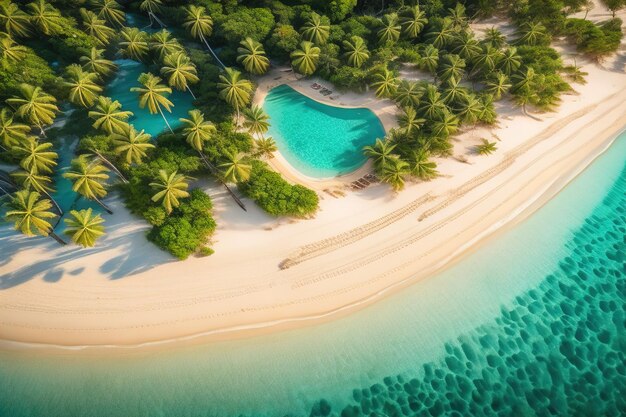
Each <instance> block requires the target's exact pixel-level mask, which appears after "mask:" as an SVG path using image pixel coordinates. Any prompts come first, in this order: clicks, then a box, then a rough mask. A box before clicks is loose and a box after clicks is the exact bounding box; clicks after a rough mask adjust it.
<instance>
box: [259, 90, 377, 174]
mask: <svg viewBox="0 0 626 417" xmlns="http://www.w3.org/2000/svg"><path fill="white" fill-rule="evenodd" d="M263 107H264V108H265V111H266V112H267V114H268V115H269V116H270V123H271V126H270V129H269V132H268V133H269V135H270V136H272V137H273V138H274V140H275V141H276V144H277V145H278V148H279V150H280V153H281V154H282V155H283V156H284V157H285V159H286V160H287V162H289V163H290V164H291V165H292V166H293V167H294V168H296V169H297V170H298V171H300V172H301V173H303V174H304V175H306V176H309V177H314V178H330V177H336V176H338V175H343V174H347V173H349V172H352V171H354V170H355V169H357V168H358V167H360V166H361V165H363V164H364V163H365V161H366V159H367V158H366V157H365V156H364V155H363V152H362V148H363V147H364V146H366V145H370V144H372V143H374V142H375V141H376V138H382V137H383V136H385V129H384V128H383V125H382V123H381V122H380V120H379V119H378V117H377V116H376V115H375V114H374V113H373V112H372V111H371V110H369V109H366V108H350V109H349V108H343V107H334V106H328V105H326V104H322V103H319V102H317V101H315V100H313V99H310V98H308V97H306V96H304V95H302V94H300V93H299V92H297V91H296V90H294V89H293V88H291V87H289V86H288V85H284V84H283V85H280V86H278V87H275V88H273V89H272V90H270V92H269V93H268V95H267V97H266V98H265V102H264V104H263Z"/></svg>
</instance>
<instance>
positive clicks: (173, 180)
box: [150, 169, 189, 214]
mask: <svg viewBox="0 0 626 417" xmlns="http://www.w3.org/2000/svg"><path fill="white" fill-rule="evenodd" d="M150 187H152V188H153V189H154V190H155V191H156V193H155V194H154V195H153V196H152V201H154V202H155V203H156V202H159V201H160V202H161V204H162V205H163V207H164V208H165V211H167V213H168V214H169V213H171V212H172V210H174V208H176V207H178V206H179V205H180V201H179V200H180V199H181V198H186V197H189V193H188V192H187V188H189V184H188V183H187V178H186V177H185V176H184V175H182V174H178V173H177V172H176V171H173V172H171V173H169V172H167V171H166V170H164V169H161V170H159V176H158V178H157V180H156V181H155V182H151V183H150Z"/></svg>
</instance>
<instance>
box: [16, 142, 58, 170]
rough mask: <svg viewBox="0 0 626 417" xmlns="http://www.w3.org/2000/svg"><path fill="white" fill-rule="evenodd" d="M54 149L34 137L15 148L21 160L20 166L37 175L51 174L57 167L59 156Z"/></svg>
mask: <svg viewBox="0 0 626 417" xmlns="http://www.w3.org/2000/svg"><path fill="white" fill-rule="evenodd" d="M52 149H53V146H52V144H51V143H50V142H43V143H39V142H38V141H37V139H35V138H34V137H29V138H27V140H25V141H22V142H21V143H20V144H19V145H17V146H14V147H13V151H14V152H15V154H16V155H17V156H19V157H20V158H21V160H20V166H21V167H22V168H24V169H25V170H26V171H29V172H33V173H35V174H41V173H44V174H49V173H51V172H52V170H53V168H54V167H55V166H56V165H57V159H58V158H59V155H58V154H57V153H56V152H54V151H53V150H52Z"/></svg>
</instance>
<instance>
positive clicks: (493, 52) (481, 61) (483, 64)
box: [473, 45, 502, 75]
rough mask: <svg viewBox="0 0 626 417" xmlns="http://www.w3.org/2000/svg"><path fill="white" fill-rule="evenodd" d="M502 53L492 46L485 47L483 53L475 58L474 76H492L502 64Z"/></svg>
mask: <svg viewBox="0 0 626 417" xmlns="http://www.w3.org/2000/svg"><path fill="white" fill-rule="evenodd" d="M501 58H502V53H501V52H500V51H499V50H498V49H496V48H494V47H493V46H491V45H483V48H482V51H481V53H479V54H478V55H477V56H476V58H474V69H473V75H476V74H477V73H479V72H481V71H482V73H483V74H486V75H488V74H491V73H492V72H493V71H494V70H495V68H496V66H497V65H498V64H499V63H500V59H501Z"/></svg>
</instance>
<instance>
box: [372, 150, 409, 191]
mask: <svg viewBox="0 0 626 417" xmlns="http://www.w3.org/2000/svg"><path fill="white" fill-rule="evenodd" d="M410 173H411V168H410V166H409V164H408V162H406V161H404V160H402V159H400V157H398V156H397V155H393V156H392V157H391V158H389V160H388V161H387V162H386V163H385V165H383V167H382V170H381V172H380V179H381V180H382V181H383V182H386V183H387V184H389V185H391V188H393V190H394V191H395V192H398V191H401V190H402V189H403V188H404V184H405V181H406V176H407V175H409V174H410Z"/></svg>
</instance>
